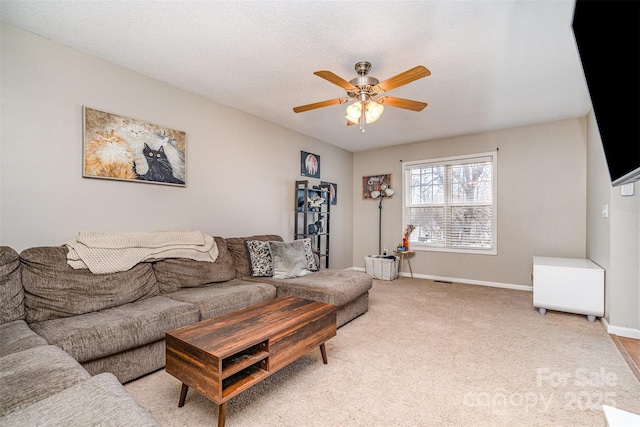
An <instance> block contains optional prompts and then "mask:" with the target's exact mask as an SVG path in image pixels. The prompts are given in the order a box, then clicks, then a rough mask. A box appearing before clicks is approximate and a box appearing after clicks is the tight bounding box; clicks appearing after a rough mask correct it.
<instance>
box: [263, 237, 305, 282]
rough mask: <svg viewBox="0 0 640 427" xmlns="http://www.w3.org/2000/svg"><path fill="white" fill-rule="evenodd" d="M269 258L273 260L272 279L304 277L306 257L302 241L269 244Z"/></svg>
mask: <svg viewBox="0 0 640 427" xmlns="http://www.w3.org/2000/svg"><path fill="white" fill-rule="evenodd" d="M269 246H270V249H271V258H272V259H273V277H274V278H275V279H289V278H292V277H300V276H306V275H307V274H309V270H308V269H307V267H308V264H307V256H306V253H305V250H304V242H303V241H302V240H294V241H293V242H269Z"/></svg>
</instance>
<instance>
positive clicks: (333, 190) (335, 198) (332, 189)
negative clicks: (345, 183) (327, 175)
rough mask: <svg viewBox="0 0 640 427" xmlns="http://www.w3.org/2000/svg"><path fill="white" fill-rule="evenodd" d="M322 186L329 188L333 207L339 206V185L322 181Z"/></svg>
mask: <svg viewBox="0 0 640 427" xmlns="http://www.w3.org/2000/svg"><path fill="white" fill-rule="evenodd" d="M320 185H328V186H329V202H330V203H331V204H332V205H337V204H338V184H334V183H333V182H327V181H320Z"/></svg>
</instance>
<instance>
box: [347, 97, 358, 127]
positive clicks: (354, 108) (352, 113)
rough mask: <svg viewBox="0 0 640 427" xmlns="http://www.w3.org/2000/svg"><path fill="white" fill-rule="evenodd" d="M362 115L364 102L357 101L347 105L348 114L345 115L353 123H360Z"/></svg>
mask: <svg viewBox="0 0 640 427" xmlns="http://www.w3.org/2000/svg"><path fill="white" fill-rule="evenodd" d="M361 115H362V103H360V101H356V102H354V103H353V104H351V105H349V106H348V107H347V115H346V116H345V117H346V119H347V120H349V121H350V122H351V123H353V124H358V122H359V121H360V116H361Z"/></svg>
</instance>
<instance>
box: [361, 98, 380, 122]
mask: <svg viewBox="0 0 640 427" xmlns="http://www.w3.org/2000/svg"><path fill="white" fill-rule="evenodd" d="M383 111H384V105H382V104H378V103H377V102H375V101H368V102H367V108H366V111H365V115H366V117H367V124H369V123H373V122H375V121H376V120H378V119H379V118H380V116H381V115H382V112H383Z"/></svg>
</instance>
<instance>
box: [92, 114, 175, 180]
mask: <svg viewBox="0 0 640 427" xmlns="http://www.w3.org/2000/svg"><path fill="white" fill-rule="evenodd" d="M83 126H84V127H83V148H84V153H83V157H82V158H83V167H82V176H83V177H87V178H106V179H116V180H121V181H131V182H144V183H149V184H166V185H175V186H182V187H184V186H185V185H186V173H187V170H186V164H185V152H186V135H185V133H184V132H182V131H179V130H175V129H170V128H167V127H165V126H160V125H155V124H152V123H147V122H143V121H140V120H135V119H131V118H129V117H124V116H119V115H116V114H112V113H107V112H104V111H99V110H94V109H93V108H89V107H84V108H83Z"/></svg>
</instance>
